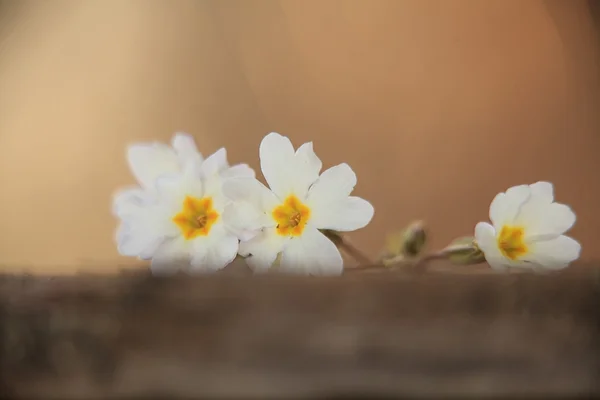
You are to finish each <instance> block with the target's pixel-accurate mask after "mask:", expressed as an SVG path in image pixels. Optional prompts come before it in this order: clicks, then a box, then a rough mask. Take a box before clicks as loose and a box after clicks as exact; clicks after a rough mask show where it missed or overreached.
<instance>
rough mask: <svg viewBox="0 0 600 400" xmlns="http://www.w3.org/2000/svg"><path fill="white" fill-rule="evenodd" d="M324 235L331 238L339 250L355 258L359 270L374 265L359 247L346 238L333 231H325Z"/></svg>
mask: <svg viewBox="0 0 600 400" xmlns="http://www.w3.org/2000/svg"><path fill="white" fill-rule="evenodd" d="M323 233H324V234H325V235H326V236H327V237H329V239H331V240H332V241H333V243H335V245H336V246H337V247H338V248H340V249H342V250H343V251H344V252H345V253H346V254H348V255H349V256H350V257H352V258H354V260H356V262H358V263H359V266H358V267H357V268H368V267H369V266H372V265H373V264H374V263H373V261H371V259H370V258H369V257H367V256H366V255H365V253H363V252H362V251H360V250H359V249H358V247H356V246H354V245H353V244H352V243H351V242H350V240H349V239H347V238H344V237H342V235H340V234H339V233H337V232H333V231H325V232H323Z"/></svg>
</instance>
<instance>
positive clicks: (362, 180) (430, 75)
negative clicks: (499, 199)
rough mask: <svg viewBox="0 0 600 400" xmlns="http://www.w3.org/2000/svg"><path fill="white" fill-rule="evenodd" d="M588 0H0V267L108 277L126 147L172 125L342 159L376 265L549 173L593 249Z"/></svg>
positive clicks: (595, 42) (596, 116)
mask: <svg viewBox="0 0 600 400" xmlns="http://www.w3.org/2000/svg"><path fill="white" fill-rule="evenodd" d="M591 4H592V3H591V2H590V3H588V2H587V1H575V0H572V1H560V0H555V1H534V0H493V1H492V0H490V1H480V0H414V1H413V0H411V1H404V0H389V1H380V0H361V1H359V0H355V1H353V0H339V1H335V0H290V1H269V0H239V1H235V0H215V1H200V0H197V1H184V0H137V1H136V0H103V1H101V0H95V1H92V0H89V1H68V0H53V1H43V0H39V1H35V0H33V1H32V0H22V1H12V2H11V1H8V0H3V1H1V2H0V228H1V231H0V264H2V265H3V266H2V268H3V269H4V270H7V269H8V270H17V269H27V270H30V271H37V272H45V273H55V272H73V271H76V270H80V269H81V268H84V269H87V270H94V271H100V270H104V271H114V270H115V268H117V267H118V266H124V265H134V264H140V263H138V262H136V261H135V260H132V259H128V258H124V257H120V256H119V255H118V254H117V252H116V250H115V244H114V242H113V234H114V230H115V227H116V221H115V219H114V218H113V217H112V216H111V214H110V200H111V194H112V193H113V191H114V190H115V189H116V188H118V187H120V186H122V185H126V184H130V183H132V182H133V179H132V177H131V176H130V174H129V172H128V170H127V167H126V162H125V158H124V151H125V146H126V145H127V144H129V143H132V142H136V141H142V140H161V141H168V140H169V139H170V137H171V135H172V133H173V132H174V131H177V130H183V131H187V132H189V133H191V134H193V135H194V136H195V137H196V138H197V142H198V145H199V147H200V149H201V150H202V151H203V153H205V154H208V153H211V152H212V151H214V150H216V149H218V148H219V147H221V146H226V147H227V149H228V151H229V155H230V161H232V162H241V161H248V162H250V163H251V164H252V165H253V166H254V167H258V144H259V142H260V140H261V138H262V136H263V135H264V134H266V133H268V132H270V131H278V132H280V133H283V134H286V135H288V136H290V137H291V138H292V141H293V142H294V143H295V144H296V145H299V144H301V143H303V142H305V141H309V140H312V141H314V143H315V149H316V151H317V153H318V154H319V156H320V157H321V158H322V159H323V161H324V164H325V166H326V167H328V166H332V165H334V164H337V163H340V162H348V163H350V165H351V166H352V167H353V168H354V169H355V171H356V173H357V175H358V179H359V183H358V186H357V189H356V194H357V195H360V196H362V197H365V198H367V199H369V200H371V201H372V203H373V204H374V205H375V209H376V213H375V218H374V220H373V222H372V224H371V225H370V226H368V227H367V228H366V229H364V230H362V231H359V232H356V233H354V234H353V235H352V236H351V238H352V239H353V240H354V241H355V242H356V243H358V244H360V246H362V247H364V248H365V250H366V251H367V252H368V253H369V254H371V255H375V254H376V253H377V252H378V250H379V248H380V247H381V244H382V242H383V238H384V235H385V234H386V232H387V231H389V230H393V229H395V228H398V227H401V226H403V225H404V224H406V223H408V222H410V221H411V220H413V219H415V218H423V219H425V220H426V221H427V222H428V224H429V226H430V228H431V231H432V234H433V236H432V246H442V245H444V244H445V243H446V242H447V241H449V240H451V239H452V238H453V237H455V236H457V235H464V234H471V233H472V230H473V226H474V224H475V223H476V222H478V221H480V220H485V219H486V218H487V214H488V207H489V203H490V201H491V199H492V198H493V196H494V195H495V194H496V193H497V192H499V191H503V190H505V189H506V188H507V187H509V186H512V185H515V184H521V183H531V182H534V181H537V180H550V181H552V182H554V183H555V185H556V195H557V199H558V200H559V201H561V202H565V203H568V204H571V205H572V206H573V207H574V209H575V211H576V212H577V214H578V218H579V219H578V222H577V224H576V228H575V229H574V230H573V231H572V235H573V236H574V237H576V238H578V239H579V240H580V241H581V242H582V244H583V254H582V256H583V258H588V259H589V258H594V257H598V256H600V246H598V245H597V242H596V239H597V238H598V237H599V234H600V211H599V207H600V178H598V169H599V167H600V159H598V150H599V149H600V147H599V146H600V113H599V111H600V110H599V107H600V51H599V50H600V49H599V47H600V46H599V38H600V35H599V33H598V27H597V26H595V25H594V19H593V16H592V15H593V14H592V10H591V8H590V7H591Z"/></svg>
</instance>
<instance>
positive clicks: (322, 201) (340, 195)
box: [306, 163, 356, 208]
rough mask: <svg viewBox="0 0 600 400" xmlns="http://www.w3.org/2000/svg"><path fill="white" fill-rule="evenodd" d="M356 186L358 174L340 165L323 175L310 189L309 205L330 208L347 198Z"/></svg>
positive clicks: (347, 166) (346, 166)
mask: <svg viewBox="0 0 600 400" xmlns="http://www.w3.org/2000/svg"><path fill="white" fill-rule="evenodd" d="M354 186H356V174H355V173H354V171H352V168H350V166H349V165H348V164H345V163H344V164H339V165H336V166H335V167H331V168H329V169H328V170H326V171H325V172H323V173H322V174H321V176H320V177H319V179H318V180H317V181H316V182H315V184H314V185H313V186H312V187H311V188H310V190H309V192H308V197H307V200H306V201H307V203H309V204H313V205H317V207H320V208H325V207H329V206H331V205H332V204H335V203H336V202H339V201H341V200H344V199H345V198H347V197H348V196H349V195H350V193H352V190H354Z"/></svg>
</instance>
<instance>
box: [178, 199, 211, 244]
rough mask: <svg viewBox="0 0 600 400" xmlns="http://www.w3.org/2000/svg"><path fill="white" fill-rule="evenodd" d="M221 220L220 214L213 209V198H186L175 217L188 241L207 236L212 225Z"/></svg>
mask: <svg viewBox="0 0 600 400" xmlns="http://www.w3.org/2000/svg"><path fill="white" fill-rule="evenodd" d="M218 219H219V213H218V212H217V211H215V209H214V208H213V201H212V198H211V197H203V198H201V199H198V198H196V197H191V196H186V198H185V200H184V201H183V208H182V210H181V212H179V214H177V215H175V216H174V217H173V222H174V223H175V224H176V225H177V226H178V227H179V229H181V233H182V235H183V237H184V238H185V239H187V240H190V239H194V238H196V237H198V236H207V235H208V234H209V232H210V229H211V227H212V225H213V224H214V223H215V222H216V221H217V220H218Z"/></svg>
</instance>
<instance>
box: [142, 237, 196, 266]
mask: <svg viewBox="0 0 600 400" xmlns="http://www.w3.org/2000/svg"><path fill="white" fill-rule="evenodd" d="M190 250H191V243H190V241H188V240H185V239H184V238H183V237H181V236H179V237H177V238H174V239H171V240H169V241H166V242H164V243H163V244H161V245H160V246H159V247H158V249H157V250H156V252H155V253H154V257H152V261H151V263H150V270H151V271H152V273H153V274H155V275H171V274H174V273H177V272H179V271H182V270H184V271H187V270H189V266H190Z"/></svg>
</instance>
